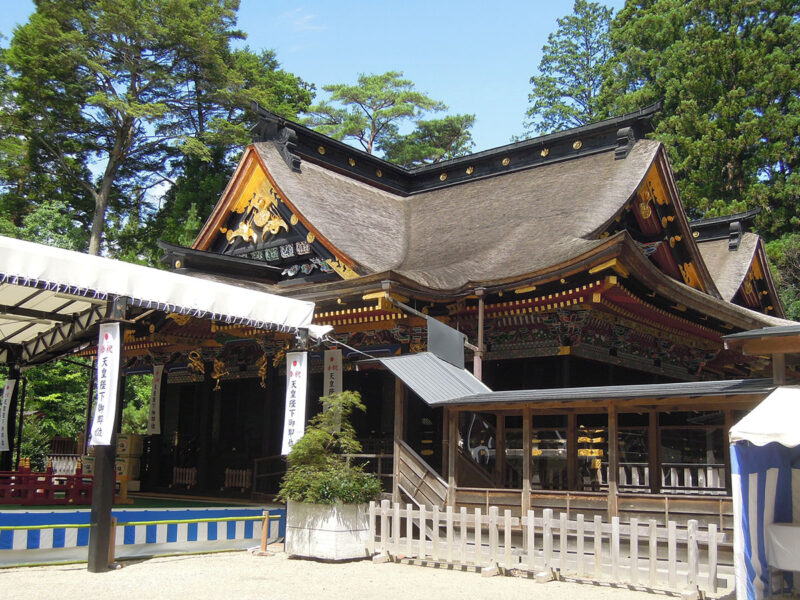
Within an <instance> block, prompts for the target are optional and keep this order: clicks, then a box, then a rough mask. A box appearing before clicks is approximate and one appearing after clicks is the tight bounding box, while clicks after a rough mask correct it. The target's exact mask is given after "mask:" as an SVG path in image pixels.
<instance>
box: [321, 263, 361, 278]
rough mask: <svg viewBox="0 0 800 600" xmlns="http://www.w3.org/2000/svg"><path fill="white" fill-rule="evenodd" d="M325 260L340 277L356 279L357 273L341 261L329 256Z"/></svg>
mask: <svg viewBox="0 0 800 600" xmlns="http://www.w3.org/2000/svg"><path fill="white" fill-rule="evenodd" d="M325 262H326V263H327V264H328V265H329V266H330V267H331V269H333V270H334V271H336V273H337V274H338V275H339V277H341V278H342V279H356V278H357V277H358V273H356V272H355V271H353V269H351V268H350V267H348V266H347V265H346V264H344V263H343V262H341V261H338V260H336V259H335V258H329V259H328V260H326V261H325Z"/></svg>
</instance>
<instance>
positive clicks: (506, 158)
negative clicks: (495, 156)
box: [503, 156, 511, 167]
mask: <svg viewBox="0 0 800 600" xmlns="http://www.w3.org/2000/svg"><path fill="white" fill-rule="evenodd" d="M510 164H511V159H510V158H508V157H507V156H506V157H505V158H504V159H503V166H504V167H507V166H508V165H510Z"/></svg>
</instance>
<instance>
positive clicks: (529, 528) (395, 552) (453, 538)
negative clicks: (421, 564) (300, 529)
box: [369, 500, 725, 594]
mask: <svg viewBox="0 0 800 600" xmlns="http://www.w3.org/2000/svg"><path fill="white" fill-rule="evenodd" d="M369 521H370V547H369V550H370V552H371V553H372V554H376V553H379V554H385V555H389V556H391V557H395V558H411V559H419V560H422V561H429V560H430V561H432V562H442V563H447V564H454V565H455V564H457V565H466V566H473V567H476V568H479V569H484V568H486V569H494V568H503V569H507V570H519V571H526V572H529V573H533V574H539V573H545V574H552V575H554V576H556V575H559V574H560V575H561V576H562V577H563V576H573V577H577V578H579V579H591V580H594V581H610V582H613V583H621V584H631V585H640V586H644V587H648V588H651V589H654V590H656V589H657V590H665V591H675V592H685V591H686V590H699V591H703V592H707V593H712V594H714V593H716V592H717V589H718V583H719V573H718V566H717V548H718V544H719V543H720V542H722V541H725V536H724V534H722V533H718V532H717V526H716V524H713V523H712V524H710V525H709V526H708V528H707V529H704V530H700V528H699V527H698V522H697V521H689V522H688V526H687V527H686V528H685V529H679V528H678V527H677V524H676V523H675V522H674V521H670V522H668V524H667V526H666V527H664V526H660V525H658V524H657V522H656V521H655V520H654V519H651V520H649V521H648V522H647V523H644V522H641V523H640V522H639V521H638V520H637V519H635V518H632V519H631V520H630V523H625V524H623V523H620V520H619V518H618V517H614V518H612V520H611V522H610V523H607V522H603V521H602V519H601V517H599V516H595V517H594V519H593V520H591V521H589V520H585V519H584V516H583V515H581V514H579V515H576V518H575V519H574V520H568V519H567V515H566V513H561V514H560V516H559V517H557V518H556V517H554V515H553V511H552V510H551V509H545V510H544V511H542V512H540V513H536V514H535V513H534V511H528V513H527V515H526V516H524V517H521V518H520V517H512V516H511V511H510V510H506V511H505V512H504V514H503V515H502V516H501V515H500V514H499V511H498V509H497V507H496V506H491V507H489V511H488V514H484V513H482V512H481V509H480V508H476V509H475V510H474V513H468V512H467V509H466V508H463V507H462V508H461V509H460V510H459V511H458V512H456V511H454V510H453V507H451V506H448V507H447V509H446V511H442V510H440V509H439V507H437V506H434V507H433V508H432V509H427V508H426V507H425V506H421V507H419V508H414V507H413V506H412V505H411V504H407V505H405V506H402V505H401V504H399V503H394V504H390V502H389V501H388V500H384V501H383V502H382V503H381V505H380V506H378V505H377V504H376V503H375V502H372V503H370V507H369ZM501 538H502V540H501ZM701 550H702V551H701Z"/></svg>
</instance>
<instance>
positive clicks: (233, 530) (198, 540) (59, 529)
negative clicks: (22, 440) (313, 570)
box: [0, 508, 285, 566]
mask: <svg viewBox="0 0 800 600" xmlns="http://www.w3.org/2000/svg"><path fill="white" fill-rule="evenodd" d="M263 510H264V509H260V508H259V509H205V510H185V509H180V510H155V511H154V510H146V509H145V510H120V511H114V512H113V516H114V517H116V518H117V527H116V532H115V533H116V536H115V552H114V554H115V557H116V558H133V557H141V556H153V555H156V554H173V553H183V552H186V553H189V552H209V551H215V550H235V549H244V548H249V547H251V546H254V545H258V544H259V543H260V540H261V527H262V522H263V516H262V513H263ZM88 520H89V511H59V512H50V513H44V512H40V511H34V512H29V513H21V512H11V513H9V512H6V513H0V566H12V565H22V564H38V563H52V562H70V561H84V560H86V559H87V552H88V545H89V523H88ZM284 531H285V511H284V510H283V509H271V510H270V525H269V536H268V540H269V541H270V542H272V541H276V540H278V539H279V538H280V537H282V536H283V532H284Z"/></svg>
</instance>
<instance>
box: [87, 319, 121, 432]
mask: <svg viewBox="0 0 800 600" xmlns="http://www.w3.org/2000/svg"><path fill="white" fill-rule="evenodd" d="M121 353H122V339H121V337H120V331H119V323H105V324H103V325H100V336H99V337H98V340H97V402H96V403H95V407H94V420H93V421H92V432H91V437H90V438H89V445H90V446H108V445H110V444H111V436H112V435H113V434H114V422H115V420H116V416H117V384H118V380H119V357H120V354H121Z"/></svg>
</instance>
